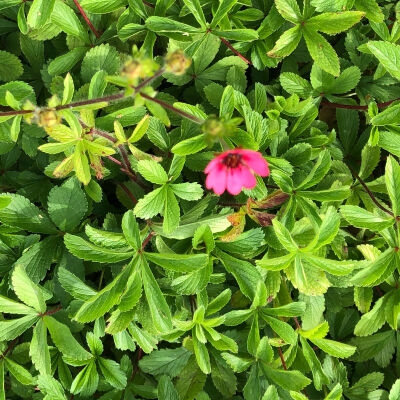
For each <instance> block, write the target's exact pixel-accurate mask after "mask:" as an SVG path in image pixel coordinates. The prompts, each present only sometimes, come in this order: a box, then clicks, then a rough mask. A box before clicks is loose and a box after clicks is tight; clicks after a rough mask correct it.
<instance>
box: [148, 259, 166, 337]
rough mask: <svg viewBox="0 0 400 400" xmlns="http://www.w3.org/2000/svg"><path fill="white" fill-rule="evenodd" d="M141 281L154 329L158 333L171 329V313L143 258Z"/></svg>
mask: <svg viewBox="0 0 400 400" xmlns="http://www.w3.org/2000/svg"><path fill="white" fill-rule="evenodd" d="M141 260H142V262H141V268H142V281H143V287H144V292H145V295H146V299H147V302H148V305H149V308H150V313H151V316H152V319H153V323H154V326H155V328H157V329H158V330H159V331H160V332H168V331H170V330H171V329H172V320H171V311H170V308H169V306H168V304H167V302H166V300H165V297H164V295H163V294H162V292H161V290H160V287H159V286H158V283H157V281H156V280H155V278H154V275H153V273H152V272H151V269H150V268H149V265H148V264H147V261H146V259H145V257H142V258H141Z"/></svg>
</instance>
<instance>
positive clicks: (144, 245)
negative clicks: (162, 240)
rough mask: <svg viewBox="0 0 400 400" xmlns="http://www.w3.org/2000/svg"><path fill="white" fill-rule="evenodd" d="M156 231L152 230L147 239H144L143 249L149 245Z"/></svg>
mask: <svg viewBox="0 0 400 400" xmlns="http://www.w3.org/2000/svg"><path fill="white" fill-rule="evenodd" d="M155 234H156V233H155V232H154V231H151V232H150V233H149V235H148V236H147V237H146V239H144V240H143V243H142V251H143V250H144V248H145V247H146V246H147V244H148V243H149V242H150V239H151V238H152V237H153V236H154V235H155Z"/></svg>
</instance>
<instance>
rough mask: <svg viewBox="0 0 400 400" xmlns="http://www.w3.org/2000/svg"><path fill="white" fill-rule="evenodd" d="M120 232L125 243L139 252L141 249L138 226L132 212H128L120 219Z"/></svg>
mask: <svg viewBox="0 0 400 400" xmlns="http://www.w3.org/2000/svg"><path fill="white" fill-rule="evenodd" d="M122 231H123V232H124V236H125V238H126V240H127V242H128V243H129V245H130V246H131V247H132V248H133V249H135V250H139V249H141V248H142V241H141V239H140V230H139V225H138V223H137V222H136V219H135V217H134V215H133V211H132V210H128V211H127V212H126V213H125V214H124V216H123V218H122Z"/></svg>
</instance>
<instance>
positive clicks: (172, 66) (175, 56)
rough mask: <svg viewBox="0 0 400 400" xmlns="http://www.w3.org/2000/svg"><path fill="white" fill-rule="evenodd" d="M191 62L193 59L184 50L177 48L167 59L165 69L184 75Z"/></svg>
mask: <svg viewBox="0 0 400 400" xmlns="http://www.w3.org/2000/svg"><path fill="white" fill-rule="evenodd" d="M191 64H192V60H191V59H190V58H187V57H186V56H185V54H184V53H183V51H182V50H175V51H174V52H172V53H171V54H168V55H167V57H166V59H165V69H166V70H167V72H170V73H172V74H175V75H183V74H184V73H185V72H186V70H187V69H188V68H189V67H190V65H191Z"/></svg>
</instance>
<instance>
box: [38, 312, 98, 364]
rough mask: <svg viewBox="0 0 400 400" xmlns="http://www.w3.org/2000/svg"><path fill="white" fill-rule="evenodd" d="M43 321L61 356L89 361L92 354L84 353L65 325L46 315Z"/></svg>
mask: <svg viewBox="0 0 400 400" xmlns="http://www.w3.org/2000/svg"><path fill="white" fill-rule="evenodd" d="M43 320H44V324H45V325H46V327H47V329H48V330H49V333H50V336H51V340H52V341H53V342H54V344H55V345H56V347H57V348H58V349H59V351H60V352H61V353H62V354H63V356H65V357H67V358H70V359H72V360H79V361H85V360H90V359H92V358H93V356H92V354H90V353H89V352H88V351H86V350H85V349H84V348H83V347H82V346H81V345H80V344H79V343H78V341H77V340H76V339H75V338H74V336H73V335H72V333H71V331H70V329H69V328H68V327H67V326H66V325H64V324H62V323H61V322H58V321H57V320H56V319H55V318H53V317H51V316H48V315H46V316H45V317H44V319H43Z"/></svg>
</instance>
